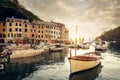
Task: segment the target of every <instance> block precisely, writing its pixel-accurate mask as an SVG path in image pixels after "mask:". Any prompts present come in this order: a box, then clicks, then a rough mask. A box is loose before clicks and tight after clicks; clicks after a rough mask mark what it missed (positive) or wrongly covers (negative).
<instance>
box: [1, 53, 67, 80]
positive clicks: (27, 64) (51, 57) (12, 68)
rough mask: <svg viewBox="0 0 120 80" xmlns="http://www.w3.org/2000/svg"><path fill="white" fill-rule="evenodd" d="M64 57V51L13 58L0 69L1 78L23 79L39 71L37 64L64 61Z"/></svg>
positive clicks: (4, 79)
mask: <svg viewBox="0 0 120 80" xmlns="http://www.w3.org/2000/svg"><path fill="white" fill-rule="evenodd" d="M64 57H65V55H64V53H43V54H41V55H39V56H36V57H29V58H20V59H11V62H10V63H9V64H6V65H5V69H4V70H1V71H0V80H22V79H23V78H25V77H27V76H29V75H30V74H32V73H34V72H35V71H37V70H38V69H39V67H37V66H40V65H52V64H54V63H58V62H64Z"/></svg>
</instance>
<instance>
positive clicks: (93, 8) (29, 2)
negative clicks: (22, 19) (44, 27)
mask: <svg viewBox="0 0 120 80" xmlns="http://www.w3.org/2000/svg"><path fill="white" fill-rule="evenodd" d="M19 2H20V4H21V5H23V6H24V7H25V8H26V9H28V10H29V11H31V12H32V13H34V14H35V15H37V16H38V17H40V18H41V19H42V20H44V21H55V22H60V23H64V24H65V26H66V27H67V29H68V30H69V33H70V38H71V37H75V35H76V26H78V35H79V36H81V37H84V38H85V39H88V38H91V39H94V38H95V37H97V36H99V35H100V34H102V32H104V31H108V30H110V29H113V28H116V27H117V26H119V25H120V0H19Z"/></svg>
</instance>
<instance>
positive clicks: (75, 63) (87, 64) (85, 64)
mask: <svg viewBox="0 0 120 80" xmlns="http://www.w3.org/2000/svg"><path fill="white" fill-rule="evenodd" d="M69 60H70V72H71V73H76V72H79V71H84V70H88V69H91V68H94V67H96V66H97V65H98V64H99V63H100V62H101V60H100V59H98V60H94V61H80V60H73V59H69Z"/></svg>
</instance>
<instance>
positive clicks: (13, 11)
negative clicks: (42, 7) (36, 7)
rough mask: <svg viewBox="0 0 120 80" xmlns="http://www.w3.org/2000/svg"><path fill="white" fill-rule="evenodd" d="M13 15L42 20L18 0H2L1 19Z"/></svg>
mask: <svg viewBox="0 0 120 80" xmlns="http://www.w3.org/2000/svg"><path fill="white" fill-rule="evenodd" d="M12 16H14V17H15V18H20V19H27V20H30V21H32V20H34V19H35V20H40V21H42V20H41V19H40V18H39V17H38V16H36V15H34V14H33V13H32V12H30V11H28V10H26V9H25V8H24V7H23V6H21V5H19V2H18V0H0V21H4V20H5V19H6V17H12Z"/></svg>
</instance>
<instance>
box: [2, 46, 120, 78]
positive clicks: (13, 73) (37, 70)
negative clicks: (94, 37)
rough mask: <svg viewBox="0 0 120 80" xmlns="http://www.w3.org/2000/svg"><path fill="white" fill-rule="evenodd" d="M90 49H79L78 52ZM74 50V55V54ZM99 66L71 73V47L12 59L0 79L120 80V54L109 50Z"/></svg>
mask: <svg viewBox="0 0 120 80" xmlns="http://www.w3.org/2000/svg"><path fill="white" fill-rule="evenodd" d="M91 50H92V48H91V49H90V50H78V51H77V54H81V53H84V52H89V51H91ZM74 52H75V51H74V50H72V53H73V54H72V55H74ZM102 56H103V58H104V59H103V60H102V63H101V64H100V65H98V66H97V67H95V68H93V69H91V70H87V71H83V72H79V73H77V74H70V66H69V61H68V57H69V49H68V48H66V49H65V50H64V52H56V53H44V54H41V55H39V56H37V57H30V58H21V59H12V60H11V62H10V63H9V64H7V65H6V68H5V70H3V71H1V72H0V80H120V76H119V73H120V55H118V53H116V52H112V51H107V52H105V53H102Z"/></svg>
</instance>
